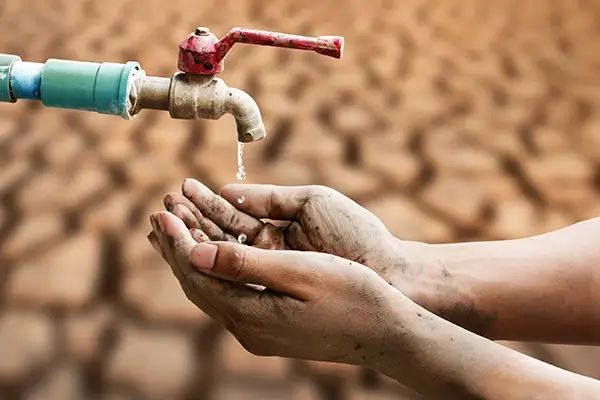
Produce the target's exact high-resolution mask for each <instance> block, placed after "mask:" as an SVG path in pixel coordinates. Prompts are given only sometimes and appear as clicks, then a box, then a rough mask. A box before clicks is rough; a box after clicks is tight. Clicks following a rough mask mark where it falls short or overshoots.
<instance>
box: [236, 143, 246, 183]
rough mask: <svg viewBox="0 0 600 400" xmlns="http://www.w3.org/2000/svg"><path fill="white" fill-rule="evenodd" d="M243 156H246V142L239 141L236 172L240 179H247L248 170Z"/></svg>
mask: <svg viewBox="0 0 600 400" xmlns="http://www.w3.org/2000/svg"><path fill="white" fill-rule="evenodd" d="M243 156H244V143H242V142H238V148H237V165H238V171H237V174H235V176H236V178H237V179H238V180H239V181H243V180H244V179H246V171H244V161H243Z"/></svg>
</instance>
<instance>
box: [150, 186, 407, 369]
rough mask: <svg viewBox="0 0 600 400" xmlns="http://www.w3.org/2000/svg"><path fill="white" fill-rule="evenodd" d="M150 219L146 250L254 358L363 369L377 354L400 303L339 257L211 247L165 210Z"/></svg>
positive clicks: (213, 244)
mask: <svg viewBox="0 0 600 400" xmlns="http://www.w3.org/2000/svg"><path fill="white" fill-rule="evenodd" d="M259 189H260V188H259ZM150 221H151V223H152V228H153V235H152V238H153V239H152V240H153V241H154V243H153V246H154V247H155V249H157V251H159V252H160V253H161V255H162V257H163V258H164V259H165V260H166V261H167V262H168V263H169V265H170V266H171V269H172V270H173V273H174V274H175V275H176V276H177V278H178V280H179V282H180V283H181V285H182V288H183V290H184V291H185V293H186V295H187V297H188V298H189V299H190V300H191V301H192V302H193V303H194V304H196V306H198V307H199V308H200V309H202V310H203V311H204V312H206V313H207V314H208V315H209V316H211V317H213V318H215V319H217V320H218V321H220V322H221V323H222V324H223V325H224V326H225V327H226V328H227V329H228V330H229V331H230V332H231V333H232V334H233V335H234V336H235V337H236V338H237V339H238V340H239V342H240V343H241V344H242V345H243V346H244V347H245V348H246V349H247V350H248V351H249V352H251V353H253V354H255V355H261V356H281V357H293V358H301V359H308V360H315V361H331V362H339V363H345V364H354V365H361V364H365V360H367V359H372V357H377V356H378V355H379V354H380V350H379V349H377V346H379V345H380V344H381V343H382V342H384V341H385V340H384V338H383V334H384V333H385V331H386V326H385V325H386V323H385V321H388V320H389V321H391V320H392V319H393V318H392V314H393V311H392V308H393V306H392V304H394V303H396V302H397V300H398V296H400V297H401V298H405V297H404V296H403V295H402V294H401V293H400V292H399V291H398V290H396V289H394V288H393V287H391V286H390V285H388V284H387V283H386V282H385V281H384V280H383V279H382V278H381V277H379V276H378V275H377V274H376V273H375V272H373V271H372V270H370V269H369V268H366V267H365V266H363V265H360V264H358V263H355V262H352V261H349V260H345V259H342V258H340V257H336V256H332V255H328V254H322V253H316V252H300V251H282V250H264V249H258V248H255V247H251V246H245V245H241V244H238V243H235V242H223V241H220V242H210V241H209V238H208V237H207V236H205V235H204V234H202V233H199V234H198V236H197V238H196V239H197V240H198V239H199V240H200V241H201V242H200V243H198V242H197V240H194V238H193V237H192V234H191V232H190V230H189V229H188V228H187V227H186V226H185V224H184V223H183V222H182V220H181V219H179V218H178V217H176V216H175V215H173V214H172V213H169V212H159V213H155V214H153V215H151V217H150ZM247 284H253V285H260V286H262V287H265V288H266V289H264V290H257V289H255V288H253V287H251V286H249V285H247ZM348 316H351V318H348Z"/></svg>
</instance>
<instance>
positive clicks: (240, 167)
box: [236, 142, 246, 243]
mask: <svg viewBox="0 0 600 400" xmlns="http://www.w3.org/2000/svg"><path fill="white" fill-rule="evenodd" d="M243 158H244V143H242V142H238V148H237V165H238V171H237V174H236V178H237V179H238V180H239V181H243V180H244V179H246V171H244V160H243ZM244 200H246V199H245V198H244V196H240V197H238V198H237V202H238V204H242V203H243V202H244ZM238 241H239V238H238ZM240 243H241V242H240Z"/></svg>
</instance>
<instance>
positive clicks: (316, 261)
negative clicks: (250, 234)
mask: <svg viewBox="0 0 600 400" xmlns="http://www.w3.org/2000/svg"><path fill="white" fill-rule="evenodd" d="M190 261H191V263H192V265H193V266H194V267H196V268H198V270H200V271H202V272H205V273H207V274H210V275H212V276H215V277H218V278H221V279H225V280H228V281H232V282H238V283H252V284H258V285H261V286H265V287H267V288H269V289H271V290H273V291H275V292H278V293H281V294H285V295H288V296H290V297H294V298H296V299H298V300H310V299H312V298H313V297H314V295H316V293H317V292H318V293H321V294H322V288H323V286H326V285H327V283H326V281H327V280H328V279H331V278H334V279H337V278H339V275H340V273H339V272H338V271H344V270H346V269H347V268H344V267H345V266H346V264H347V263H348V261H347V260H343V259H341V258H339V257H335V256H331V255H327V254H321V253H311V252H299V251H289V250H287V251H277V250H262V249H257V248H255V247H249V246H243V245H240V244H236V243H224V242H211V243H200V244H198V245H197V246H195V247H194V248H193V250H192V252H191V254H190ZM339 263H342V264H344V265H343V266H337V264H339ZM332 271H333V273H332ZM317 286H319V287H320V288H321V289H320V290H319V288H317Z"/></svg>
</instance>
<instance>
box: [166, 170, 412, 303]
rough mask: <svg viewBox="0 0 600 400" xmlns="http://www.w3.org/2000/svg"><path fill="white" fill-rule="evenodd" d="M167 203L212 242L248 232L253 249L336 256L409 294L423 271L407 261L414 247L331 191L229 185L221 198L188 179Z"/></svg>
mask: <svg viewBox="0 0 600 400" xmlns="http://www.w3.org/2000/svg"><path fill="white" fill-rule="evenodd" d="M240 200H241V201H240ZM164 203H165V207H166V209H167V210H168V211H171V212H173V213H174V214H175V215H176V216H178V217H180V218H181V219H182V220H183V221H184V222H185V224H186V226H187V227H188V228H190V229H198V230H201V231H203V232H205V233H206V235H207V236H208V237H209V238H210V239H211V240H225V241H231V242H234V241H237V239H236V238H237V237H238V236H239V235H240V234H244V235H246V237H247V240H248V242H247V243H248V244H251V245H253V246H255V247H260V248H268V249H284V248H289V249H293V250H300V251H316V252H321V253H328V254H332V255H336V256H339V257H342V258H345V259H348V260H351V261H355V262H357V263H360V264H364V265H366V266H368V267H369V268H371V269H373V270H374V271H375V272H377V273H378V274H379V275H380V276H382V277H383V278H384V279H385V280H387V281H388V282H389V283H390V284H392V285H394V286H395V287H397V288H399V289H401V290H403V291H405V292H408V293H410V292H411V287H410V285H409V282H412V281H413V280H414V279H413V277H414V275H415V274H417V273H418V272H419V269H420V267H419V266H418V265H413V264H410V263H408V262H406V258H407V257H408V256H409V254H412V252H414V251H413V248H414V246H413V245H412V243H410V242H401V241H399V240H398V239H396V238H395V237H394V236H393V235H392V234H391V233H390V232H389V231H388V229H387V228H386V227H385V225H384V224H383V223H382V222H381V221H380V220H379V219H378V218H377V217H376V216H375V215H374V214H373V213H371V212H370V211H368V210H367V209H365V208H364V207H361V206H360V205H358V204H357V203H356V202H354V201H352V200H351V199H349V198H348V197H346V196H344V195H342V194H341V193H339V192H337V191H335V190H333V189H330V188H328V187H324V186H296V187H292V186H289V187H288V186H273V185H245V184H231V185H227V186H225V187H223V189H222V190H221V193H220V196H219V195H217V194H215V193H213V192H212V191H211V190H210V189H209V188H208V187H206V186H205V185H203V184H202V183H200V182H198V181H197V180H194V179H186V180H185V181H184V182H183V185H182V194H179V193H170V194H168V195H166V196H165V199H164ZM264 219H268V220H272V221H283V222H284V223H285V225H287V227H285V228H284V229H282V228H278V227H276V226H275V225H274V224H272V223H265V222H263V221H262V220H264Z"/></svg>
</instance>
